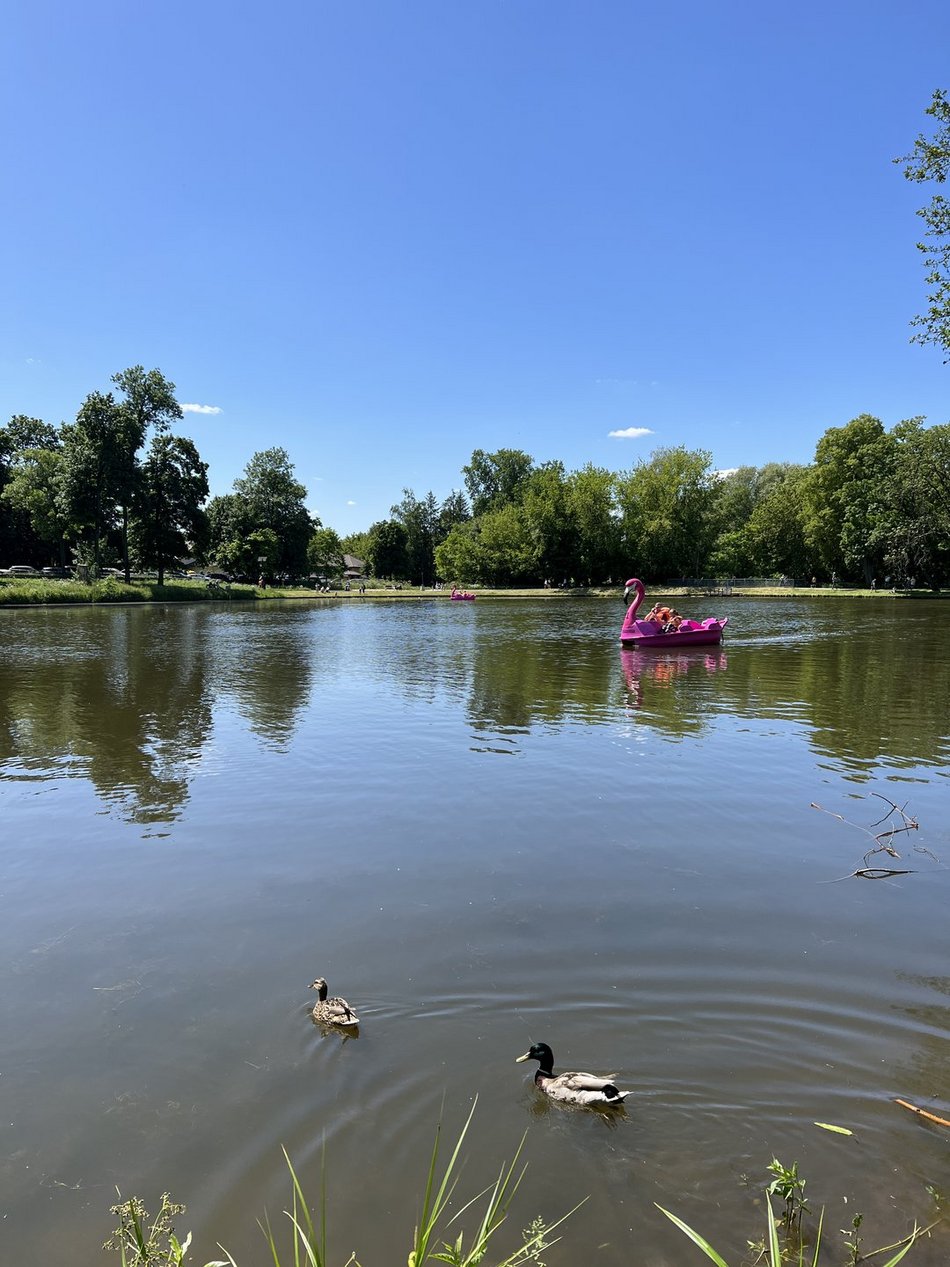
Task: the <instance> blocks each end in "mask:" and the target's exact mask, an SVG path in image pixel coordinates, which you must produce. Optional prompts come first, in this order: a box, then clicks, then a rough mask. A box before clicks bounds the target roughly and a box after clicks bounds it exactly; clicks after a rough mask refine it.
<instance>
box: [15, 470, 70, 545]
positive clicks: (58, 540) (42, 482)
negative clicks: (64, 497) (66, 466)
mask: <svg viewBox="0 0 950 1267" xmlns="http://www.w3.org/2000/svg"><path fill="white" fill-rule="evenodd" d="M62 474H63V453H62V450H61V449H58V448H56V449H25V450H23V451H22V452H21V453H20V454H18V457H17V461H16V463H15V464H14V466H13V468H12V473H11V475H10V479H9V481H8V482H7V485H6V487H5V488H4V490H3V493H2V498H3V501H4V502H5V503H6V504H7V505H8V506H11V507H13V508H14V509H15V510H18V511H20V512H21V513H22V514H23V515H24V516H26V517H27V518H28V519H29V522H30V525H31V527H32V529H33V532H34V533H35V534H36V536H37V538H38V539H39V540H40V541H41V542H43V544H44V545H46V546H47V547H49V548H50V549H51V550H55V551H56V555H57V557H58V559H59V563H60V566H61V567H65V566H66V539H67V536H68V533H69V518H68V516H67V515H66V513H65V512H64V509H63V505H62V501H61V498H60V488H61V484H62Z"/></svg>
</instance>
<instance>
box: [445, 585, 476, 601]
mask: <svg viewBox="0 0 950 1267" xmlns="http://www.w3.org/2000/svg"><path fill="white" fill-rule="evenodd" d="M449 597H450V598H451V599H452V601H453V603H474V602H475V595H474V594H472V593H471V592H470V591H469V590H457V589H455V587H454V586H453V588H452V593H451V594H450V595H449Z"/></svg>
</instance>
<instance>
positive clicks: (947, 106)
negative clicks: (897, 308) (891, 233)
mask: <svg viewBox="0 0 950 1267" xmlns="http://www.w3.org/2000/svg"><path fill="white" fill-rule="evenodd" d="M927 113H928V114H929V115H930V116H931V117H932V118H933V119H935V120H936V122H937V128H936V131H935V132H934V134H933V136H931V137H927V136H924V135H923V133H920V135H918V137H917V140H916V141H915V142H914V148H913V150H911V152H910V153H909V154H905V155H904V157H903V158H897V159H895V160H894V161H895V162H896V163H902V164H903V166H904V176H905V177H906V178H907V180H912V181H915V182H917V183H918V184H922V183H924V182H925V181H933V182H934V184H936V185H943V184H944V183H945V182H946V180H947V176H948V174H950V101H948V100H947V93H946V91H945V90H943V89H938V90H937V91H936V92H935V93H934V94H933V98H932V100H931V102H930V105H929V106H928V107H927ZM917 214H918V215H919V216H920V218H921V219H922V220H923V222H924V224H926V226H927V230H926V233H925V234H924V237H925V239H926V241H924V242H918V243H917V249H918V251H920V252H921V254H922V255H923V257H924V268H925V269H926V270H927V285H928V286H929V287H930V293H929V294H928V296H927V300H928V307H927V311H926V312H925V313H922V314H921V315H920V316H918V317H915V318H914V320H913V322H912V323H911V324H912V325H915V326H917V327H918V332H917V333H916V334H915V335H914V336H913V341H914V342H915V343H935V344H936V345H937V347H939V348H942V349H943V351H944V352H945V353H946V354H947V355H946V357H945V358H944V362H945V363H946V362H947V361H950V201H948V200H947V199H946V198H945V197H944V196H943V194H941V193H939V192H938V193H935V194H934V195H933V197H932V198H931V200H930V203H929V204H928V205H927V206H926V207H921V208H920V209H919V211H918V212H917Z"/></svg>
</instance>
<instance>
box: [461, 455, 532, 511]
mask: <svg viewBox="0 0 950 1267" xmlns="http://www.w3.org/2000/svg"><path fill="white" fill-rule="evenodd" d="M533 467H534V459H533V458H531V457H530V456H529V455H528V454H527V453H524V452H523V451H522V450H521V449H498V450H496V452H494V453H486V452H485V450H484V449H476V450H475V452H474V453H473V454H472V460H471V461H470V462H469V464H468V465H467V466H463V467H462V474H463V475H464V476H465V487H466V488H467V489H468V495H469V498H470V500H471V503H472V514H473V515H476V516H477V515H483V514H484V513H485V511H486V510H496V509H498V507H499V506H506V505H508V504H509V503H511V502H516V501H518V500H519V498H520V494H521V492H522V490H523V487H524V483H525V481H526V480H527V478H528V476H529V475H530V474H531V471H532V469H533Z"/></svg>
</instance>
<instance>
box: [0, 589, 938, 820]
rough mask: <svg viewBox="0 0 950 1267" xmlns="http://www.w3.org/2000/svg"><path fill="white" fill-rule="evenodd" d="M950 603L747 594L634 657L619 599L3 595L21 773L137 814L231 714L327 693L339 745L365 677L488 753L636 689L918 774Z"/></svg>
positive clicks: (930, 761)
mask: <svg viewBox="0 0 950 1267" xmlns="http://www.w3.org/2000/svg"><path fill="white" fill-rule="evenodd" d="M700 614H702V613H700ZM947 615H950V607H947V606H946V605H942V604H939V603H931V604H923V603H917V604H913V605H912V608H911V611H910V614H908V612H907V610H906V609H904V610H900V611H897V610H895V609H894V608H893V607H885V606H882V605H875V608H874V610H873V612H872V611H871V609H870V607H868V605H867V604H860V603H856V602H854V601H853V600H852V601H848V600H841V601H840V602H835V601H831V602H829V603H825V604H811V605H809V604H802V603H798V604H796V603H794V602H777V601H773V602H767V601H766V602H761V603H756V604H754V605H748V606H746V607H742V608H740V609H739V610H737V611H735V612H733V613H732V616H733V618H732V620H731V622H730V630H732V631H733V632H732V634H731V638H730V641H729V643H728V646H727V647H717V648H695V649H691V648H679V649H671V650H670V651H662V650H659V651H658V650H652V651H644V650H642V649H637V648H625V649H623V650H621V651H620V674H619V675H618V673H617V642H616V621H615V612H614V610H613V608H612V607H609V608H608V606H607V605H605V604H598V603H596V602H586V603H585V602H582V601H578V602H570V601H568V602H563V603H558V604H549V603H548V604H546V603H533V604H496V605H491V604H487V603H486V604H485V605H484V607H483V608H482V609H480V610H479V611H466V612H462V613H459V612H458V611H455V610H452V609H451V608H450V605H448V604H444V603H443V604H439V603H419V604H413V605H408V604H403V605H391V606H390V605H382V604H378V605H372V606H371V605H361V606H360V607H351V608H344V607H340V606H337V607H331V606H328V605H322V606H321V607H320V608H319V609H317V608H315V607H312V606H309V605H301V606H299V607H284V608H279V609H275V608H267V609H258V608H248V609H239V608H236V607H231V608H227V609H220V608H209V607H195V608H186V607H169V608H161V607H155V608H150V609H135V608H123V609H113V610H95V609H92V610H82V611H76V610H74V611H58V612H57V611H50V612H16V613H13V612H8V613H4V615H3V620H2V622H0V761H2V763H3V766H4V772H5V775H6V777H16V778H20V779H33V778H35V779H39V780H44V779H48V778H56V777H83V778H86V779H88V780H89V781H90V783H91V784H92V786H93V787H94V788H95V789H96V792H97V794H98V795H99V796H100V798H101V799H102V801H103V802H104V803H105V804H107V805H108V806H109V807H111V808H114V809H115V810H116V811H117V812H118V813H119V814H120V815H121V816H122V817H125V818H128V819H130V820H132V821H135V822H139V823H152V824H154V823H169V822H172V821H174V820H175V819H176V818H178V817H180V815H181V812H182V807H183V806H184V805H185V804H186V802H187V801H188V798H189V796H190V794H191V787H192V783H193V780H194V778H195V775H196V772H197V770H198V767H199V765H200V763H201V761H202V760H203V759H204V758H205V757H206V756H207V754H208V752H209V751H210V750H211V748H212V745H213V740H214V737H215V734H216V732H218V731H219V730H220V729H221V728H222V727H223V726H224V725H226V724H227V721H228V718H229V715H230V716H233V717H236V718H237V719H238V721H239V723H240V725H241V727H242V729H243V730H244V731H245V733H247V734H248V735H250V736H251V737H252V738H253V739H254V740H255V741H256V742H257V744H258V745H260V746H261V747H262V748H263V749H269V750H271V751H272V752H274V753H282V752H287V751H288V750H289V749H290V747H291V745H292V743H293V740H294V737H295V735H296V734H297V732H298V731H299V729H300V727H301V725H302V724H303V722H304V720H305V719H306V718H310V717H313V716H314V715H315V710H316V711H317V712H319V716H320V721H321V726H322V728H323V737H324V739H325V740H326V742H327V743H328V744H329V745H330V746H332V745H333V744H334V743H336V742H337V736H344V737H345V738H346V739H347V740H350V739H351V738H352V736H353V733H354V731H353V727H352V726H350V725H349V723H348V708H349V704H350V695H347V696H346V697H345V698H344V699H342V700H338V699H337V698H336V695H335V693H338V692H340V691H342V690H343V689H344V687H348V686H349V685H350V684H352V688H353V690H354V691H355V692H363V693H366V694H368V695H378V696H381V697H384V698H385V699H386V701H387V705H386V706H387V707H388V708H389V709H390V710H391V709H392V707H393V705H394V704H398V703H402V704H404V705H411V706H412V707H416V706H418V705H423V706H425V707H429V708H430V709H431V710H432V717H433V718H438V719H439V723H440V724H441V725H443V726H446V727H448V728H450V729H457V730H458V731H459V732H460V735H461V736H463V737H464V738H465V740H466V747H468V748H469V750H473V751H476V752H479V753H485V754H491V755H493V756H494V755H500V754H504V755H513V756H520V755H522V754H523V753H524V752H525V750H526V746H527V744H528V742H529V740H530V738H531V736H532V735H533V734H534V733H535V732H536V731H538V730H541V731H545V730H551V729H561V728H563V727H565V726H571V725H577V724H583V725H608V726H609V725H615V724H617V722H618V720H622V719H623V717H624V715H629V710H630V709H633V710H635V714H636V722H637V725H638V727H639V726H641V725H642V726H644V727H646V732H644V733H648V732H654V733H659V734H662V735H665V736H668V737H671V738H678V737H683V736H698V735H701V734H703V733H705V732H706V731H708V729H709V728H710V727H712V726H713V725H715V724H717V722H718V721H720V720H721V719H722V718H725V717H728V718H731V719H734V720H741V719H749V720H756V721H761V720H763V719H765V720H769V721H774V722H775V723H777V724H780V725H794V726H796V727H801V728H802V730H803V732H804V733H806V734H807V735H808V737H809V743H810V746H811V748H812V749H813V751H815V752H816V753H818V754H819V756H820V757H822V758H824V759H826V760H828V761H829V762H831V763H833V764H835V765H837V766H841V767H844V768H845V769H846V770H847V771H848V776H849V777H850V778H851V779H853V780H866V779H868V778H870V777H871V776H872V775H873V774H874V772H875V771H878V770H880V769H881V768H882V767H885V768H887V769H888V770H890V771H891V772H892V773H891V777H893V778H900V777H906V778H920V777H922V776H921V773H920V770H919V767H921V766H932V767H937V768H938V769H939V768H940V767H943V766H945V765H946V764H947V760H948V757H950V740H948V723H947V714H946V709H945V707H944V706H943V705H942V703H941V701H945V700H946V699H948V698H950V657H948V656H947V655H946V654H945V651H944V641H945V639H944V625H945V623H946V616H947ZM318 680H319V681H320V682H321V683H322V684H323V687H325V688H326V691H325V692H324V691H323V690H321V693H320V694H319V695H315V694H314V691H315V683H316V682H317V681H318ZM618 682H619V685H620V689H619V690H618ZM324 696H325V697H326V699H327V701H330V700H332V701H333V703H329V702H328V704H327V707H326V708H323V707H322V704H323V700H324ZM362 720H364V719H361V721H362ZM355 724H356V723H354V725H355ZM900 771H906V773H905V774H904V775H901V774H900ZM944 776H945V772H942V774H941V777H944Z"/></svg>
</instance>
